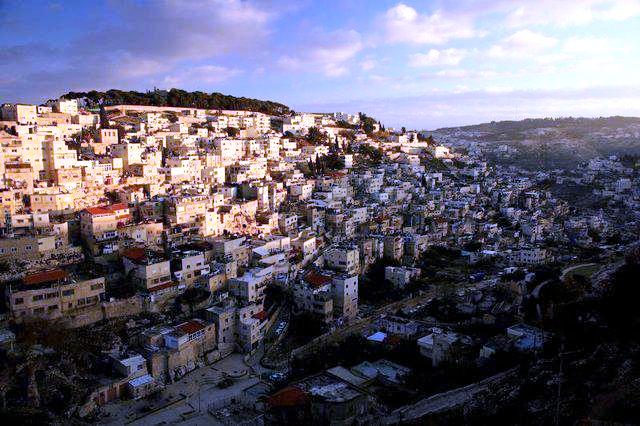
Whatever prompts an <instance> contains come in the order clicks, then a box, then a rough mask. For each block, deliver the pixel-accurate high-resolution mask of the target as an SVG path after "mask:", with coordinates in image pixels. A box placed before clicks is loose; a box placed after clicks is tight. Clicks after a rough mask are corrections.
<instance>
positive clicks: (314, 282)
mask: <svg viewBox="0 0 640 426" xmlns="http://www.w3.org/2000/svg"><path fill="white" fill-rule="evenodd" d="M304 280H305V281H306V282H308V283H309V284H311V286H313V287H321V286H323V285H325V284H328V283H330V282H331V277H328V276H326V275H322V274H319V273H317V272H315V271H311V272H309V273H308V274H307V275H306V276H305V277H304Z"/></svg>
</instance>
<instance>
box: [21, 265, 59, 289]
mask: <svg viewBox="0 0 640 426" xmlns="http://www.w3.org/2000/svg"><path fill="white" fill-rule="evenodd" d="M68 276H69V274H68V273H67V271H63V270H62V269H53V270H51V271H44V272H38V273H36V274H30V275H27V276H25V277H24V280H23V282H24V283H25V284H27V285H35V284H42V283H46V282H51V281H58V280H63V279H65V278H67V277H68Z"/></svg>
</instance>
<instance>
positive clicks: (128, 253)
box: [122, 247, 147, 262]
mask: <svg viewBox="0 0 640 426" xmlns="http://www.w3.org/2000/svg"><path fill="white" fill-rule="evenodd" d="M122 256H124V257H126V258H128V259H131V260H135V261H138V262H139V261H141V260H144V259H145V258H146V257H147V254H146V252H145V250H144V249H143V248H142V247H131V248H128V249H126V250H125V251H124V252H122Z"/></svg>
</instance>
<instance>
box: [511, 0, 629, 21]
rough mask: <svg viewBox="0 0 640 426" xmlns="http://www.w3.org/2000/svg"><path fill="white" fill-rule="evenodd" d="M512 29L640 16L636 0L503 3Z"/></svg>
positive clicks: (538, 0) (527, 0)
mask: <svg viewBox="0 0 640 426" xmlns="http://www.w3.org/2000/svg"><path fill="white" fill-rule="evenodd" d="M504 5H506V8H505V9H506V12H507V16H506V23H507V25H508V26H512V27H524V26H530V25H557V26H561V27H566V26H573V25H586V24H590V23H592V22H594V21H598V20H603V21H604V20H614V21H623V20H627V19H631V18H635V17H638V16H640V0H526V1H519V2H513V1H508V2H505V3H504Z"/></svg>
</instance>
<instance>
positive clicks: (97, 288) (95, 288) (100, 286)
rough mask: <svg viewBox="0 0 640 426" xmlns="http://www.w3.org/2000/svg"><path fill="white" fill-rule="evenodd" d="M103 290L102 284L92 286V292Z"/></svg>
mask: <svg viewBox="0 0 640 426" xmlns="http://www.w3.org/2000/svg"><path fill="white" fill-rule="evenodd" d="M101 289H102V283H98V284H92V285H91V290H101Z"/></svg>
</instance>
